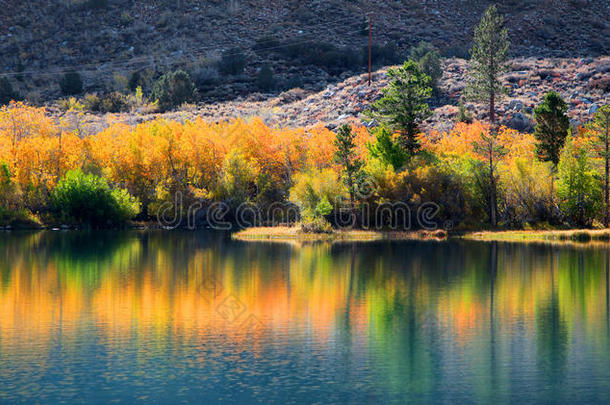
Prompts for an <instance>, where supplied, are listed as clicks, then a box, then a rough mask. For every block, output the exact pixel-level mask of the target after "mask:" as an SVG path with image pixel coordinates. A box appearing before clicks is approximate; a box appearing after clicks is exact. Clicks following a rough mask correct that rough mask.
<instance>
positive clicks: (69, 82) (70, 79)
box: [59, 71, 83, 96]
mask: <svg viewBox="0 0 610 405" xmlns="http://www.w3.org/2000/svg"><path fill="white" fill-rule="evenodd" d="M59 87H60V89H61V93H62V94H63V95H64V96H73V95H77V94H80V93H82V92H83V80H82V79H81V77H80V74H79V73H78V72H76V71H71V72H68V73H66V74H65V75H64V76H63V77H62V78H61V80H60V81H59Z"/></svg>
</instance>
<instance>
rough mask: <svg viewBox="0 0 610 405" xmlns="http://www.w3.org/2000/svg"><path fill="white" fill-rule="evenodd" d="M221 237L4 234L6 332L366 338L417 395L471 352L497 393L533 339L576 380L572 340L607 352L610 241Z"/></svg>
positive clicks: (393, 379)
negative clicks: (296, 242)
mask: <svg viewBox="0 0 610 405" xmlns="http://www.w3.org/2000/svg"><path fill="white" fill-rule="evenodd" d="M223 238H224V236H223V235H217V234H210V233H163V232H153V231H151V232H128V233H119V234H117V233H108V234H103V233H98V234H91V235H83V234H77V233H36V234H21V235H15V236H11V237H8V238H6V237H4V240H3V243H2V249H3V252H4V254H3V255H2V256H0V325H1V327H0V339H2V341H5V342H7V341H10V342H12V344H13V345H17V346H19V345H22V346H23V347H22V350H23V351H26V350H31V347H32V346H31V345H32V343H33V342H37V344H36V345H35V346H34V347H36V348H37V349H36V350H46V349H45V348H47V347H49V345H51V342H52V341H53V339H56V336H55V333H56V330H57V325H61V330H62V336H63V338H64V339H67V342H69V341H70V339H72V338H75V337H77V336H80V334H82V333H86V330H87V328H88V327H89V326H87V325H95V328H96V330H97V331H98V333H99V336H100V337H101V342H102V344H104V345H107V346H108V348H109V349H113V348H115V349H118V347H115V346H116V345H119V344H120V343H119V342H121V341H122V340H121V339H123V338H124V337H125V336H132V337H133V338H135V339H148V338H149V337H150V336H155V339H157V340H159V341H160V342H165V343H161V346H160V347H159V348H158V350H166V349H167V348H164V346H163V345H165V344H167V345H169V344H170V342H171V339H175V338H178V337H180V338H181V339H183V338H188V339H194V340H195V341H198V342H204V341H206V340H207V339H218V338H220V337H222V339H227V340H228V341H232V342H235V343H236V344H240V345H247V346H248V347H251V345H252V344H254V345H255V347H256V348H257V349H256V350H259V349H261V350H262V348H263V345H264V344H265V342H268V339H269V337H270V336H282V337H283V338H286V337H288V338H289V339H290V341H293V340H294V343H295V344H297V343H298V342H299V341H301V340H302V339H305V336H304V335H302V333H303V331H308V334H307V336H308V339H314V340H315V341H316V342H317V344H319V345H322V346H324V347H326V346H327V347H328V348H329V350H330V348H331V347H334V345H335V344H336V342H337V341H340V342H341V344H342V347H351V346H352V345H353V346H354V347H356V346H357V347H359V348H360V349H358V350H356V349H355V348H354V353H361V352H362V348H363V347H366V348H368V349H367V350H366V352H367V353H370V354H371V355H372V356H373V357H374V361H375V362H376V364H378V366H380V367H383V368H385V369H387V370H388V373H387V374H386V375H385V378H384V380H383V381H380V384H383V385H388V386H391V387H394V388H396V389H398V388H401V389H402V388H404V384H405V381H409V390H412V391H413V392H419V391H426V390H429V389H430V388H431V385H430V384H433V381H434V378H433V376H434V375H438V374H439V373H449V374H450V373H452V372H457V370H453V369H451V367H450V364H449V365H448V364H447V362H448V361H458V358H456V357H455V356H458V354H459V356H467V361H468V362H469V363H471V364H472V367H473V369H474V370H478V372H479V373H481V374H482V375H484V376H485V378H483V380H484V381H485V383H484V384H483V385H481V387H480V390H481V393H480V395H481V398H483V399H493V398H494V395H495V394H494V392H499V391H497V390H501V389H502V385H501V384H503V383H505V382H506V378H507V375H506V372H507V370H506V368H505V367H503V366H502V365H503V364H506V362H510V361H511V360H510V359H511V350H514V348H513V349H511V347H513V346H512V345H514V342H513V341H512V339H515V338H516V337H518V336H520V339H525V340H524V342H525V343H527V342H531V345H532V346H528V344H530V343H528V344H525V345H524V346H523V347H520V350H522V351H524V354H523V355H524V356H526V357H527V356H531V359H532V361H533V362H535V364H536V367H537V369H538V370H539V371H540V373H542V375H543V376H548V378H549V379H553V381H561V378H563V371H562V370H564V369H565V367H566V364H567V362H568V361H570V360H569V357H570V353H571V352H573V350H576V349H572V348H571V345H573V344H581V343H582V342H586V344H587V347H588V348H589V349H588V350H599V351H600V355H602V356H607V351H606V350H605V348H606V347H607V344H608V334H607V333H606V331H607V325H608V324H609V323H608V322H609V320H610V318H609V316H608V315H609V314H608V306H607V305H608V304H607V303H608V302H609V301H608V296H607V294H608V292H607V283H608V279H607V278H608V276H607V274H606V264H607V260H608V259H607V253H606V252H605V251H602V250H598V249H595V248H592V249H586V250H585V249H582V250H578V249H574V250H571V249H569V248H557V247H547V246H538V245H529V246H525V245H516V244H497V245H496V246H495V247H493V245H489V244H482V243H481V244H462V243H443V244H434V243H404V242H403V243H370V244H335V245H330V244H315V245H303V246H289V245H281V244H262V245H259V244H254V245H253V244H248V243H240V242H230V243H229V242H226V241H223ZM32 252H33V253H34V254H32ZM494 269H495V271H494ZM492 299H493V301H492ZM222 305H224V307H221V309H220V310H219V307H220V306H222ZM229 315H230V316H229ZM253 322H254V323H253ZM248 325H250V326H248ZM253 326H254V327H253ZM248 328H252V329H251V330H250V329H248ZM248 330H250V333H248ZM576 335H578V336H579V338H578V339H576V340H574V336H576ZM147 337H148V338H147ZM67 344H68V346H69V343H67ZM169 347H170V346H168V348H169ZM529 351H532V352H531V353H529V354H527V353H528V352H529ZM459 358H461V357H459ZM353 361H363V359H354V360H353ZM462 361H463V359H462ZM447 367H449V369H448V368H447ZM460 378H463V379H465V381H468V379H469V378H470V377H469V376H468V375H465V376H461V377H460ZM472 378H474V376H473V377H472ZM479 380H480V378H479ZM479 380H477V381H479ZM473 381H474V380H473ZM494 387H495V388H494ZM496 389H497V390H496ZM494 390H496V391H494Z"/></svg>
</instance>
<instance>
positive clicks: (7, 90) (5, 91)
mask: <svg viewBox="0 0 610 405" xmlns="http://www.w3.org/2000/svg"><path fill="white" fill-rule="evenodd" d="M18 98H19V95H18V94H17V92H16V91H15V90H13V85H12V84H11V82H10V81H9V80H8V79H7V78H6V77H0V105H5V104H8V103H10V102H11V101H12V100H17V99H18Z"/></svg>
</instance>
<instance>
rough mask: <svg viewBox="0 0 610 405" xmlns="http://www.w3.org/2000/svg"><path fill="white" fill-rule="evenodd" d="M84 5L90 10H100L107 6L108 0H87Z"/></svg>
mask: <svg viewBox="0 0 610 405" xmlns="http://www.w3.org/2000/svg"><path fill="white" fill-rule="evenodd" d="M85 7H87V8H89V9H92V10H101V9H103V8H106V7H108V0H87V1H86V2H85Z"/></svg>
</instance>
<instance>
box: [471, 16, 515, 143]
mask: <svg viewBox="0 0 610 405" xmlns="http://www.w3.org/2000/svg"><path fill="white" fill-rule="evenodd" d="M509 46H510V43H509V39H508V30H507V29H506V28H504V18H503V17H502V16H501V15H500V14H498V9H497V8H496V6H495V5H492V6H490V7H489V8H488V9H487V11H486V12H485V14H484V15H483V17H482V18H481V22H480V23H479V25H478V26H477V27H475V29H474V46H473V47H472V50H471V51H470V54H471V59H470V73H469V74H470V81H469V83H468V86H467V88H466V95H467V96H468V97H469V98H470V99H472V100H476V101H482V102H485V103H487V104H488V108H489V121H490V123H491V127H492V131H493V130H495V123H496V101H497V100H498V99H499V98H500V96H502V95H503V94H504V93H505V89H504V87H502V83H501V81H500V75H501V74H502V73H504V72H505V71H506V70H507V65H506V62H507V59H508V48H509Z"/></svg>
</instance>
